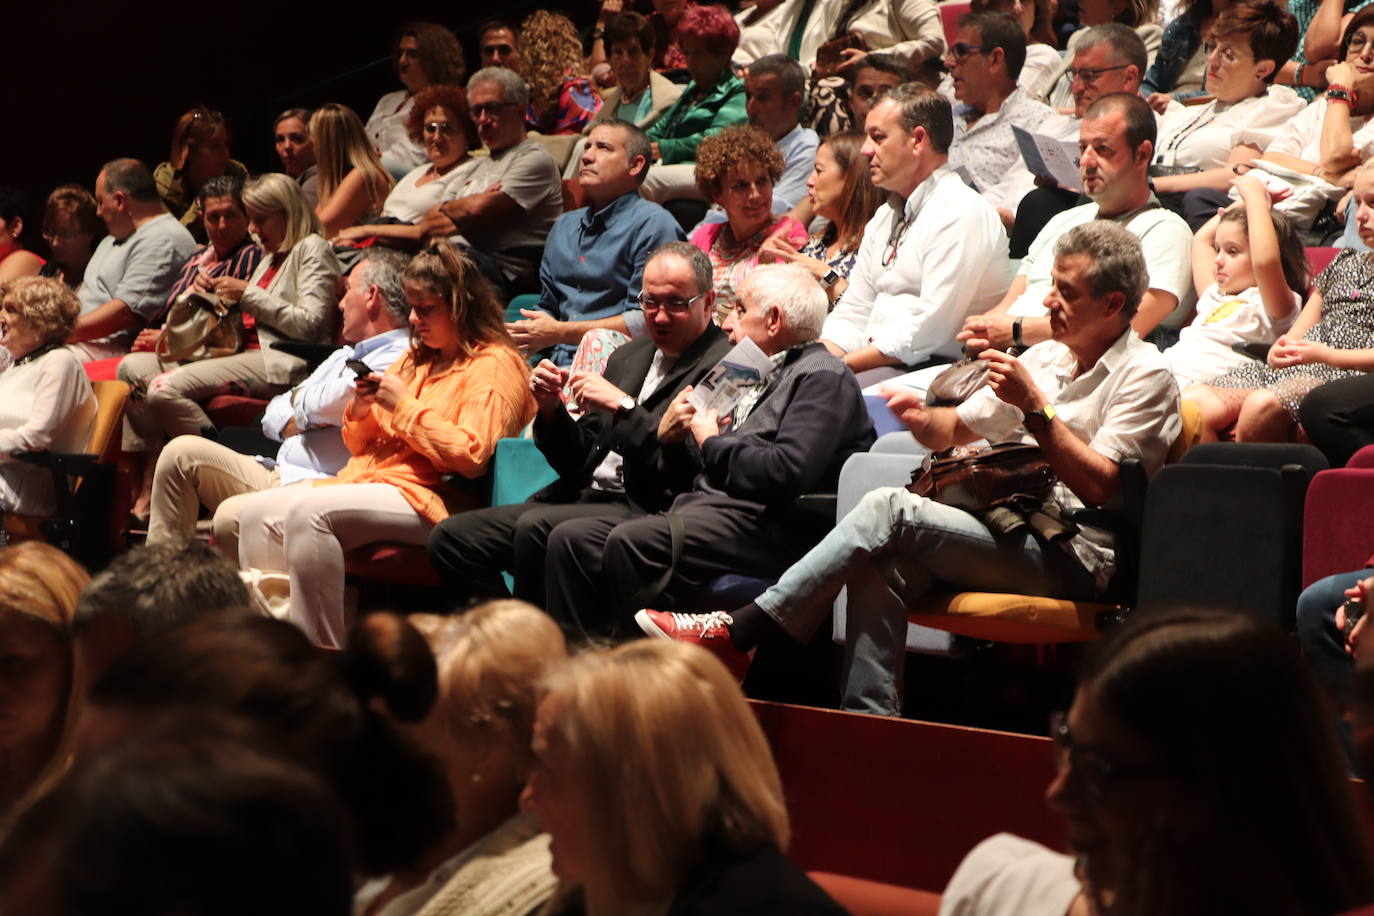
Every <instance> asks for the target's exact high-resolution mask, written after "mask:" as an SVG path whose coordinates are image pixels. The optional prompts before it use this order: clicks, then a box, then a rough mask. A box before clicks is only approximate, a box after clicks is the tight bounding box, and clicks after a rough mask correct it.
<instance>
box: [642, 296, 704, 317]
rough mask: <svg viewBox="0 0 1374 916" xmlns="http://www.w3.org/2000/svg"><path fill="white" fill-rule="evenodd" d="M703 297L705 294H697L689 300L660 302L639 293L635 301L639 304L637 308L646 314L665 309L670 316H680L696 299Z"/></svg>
mask: <svg viewBox="0 0 1374 916" xmlns="http://www.w3.org/2000/svg"><path fill="white" fill-rule="evenodd" d="M705 295H706V294H705V293H697V294H696V295H695V296H693V297H692V298H690V299H661V300H660V299H651V298H649V297H648V296H646V295H644V294H643V293H640V294H639V299H638V300H637V301H638V302H639V307H640V308H641V309H643V310H644V311H646V312H657V311H658V310H659V309H665V310H666V311H667V312H668V314H670V315H682V314H684V313H686V311H687V310H688V309H690V308H691V307H692V303H694V302H696V301H697V300H698V299H700V298H701V297H702V296H705Z"/></svg>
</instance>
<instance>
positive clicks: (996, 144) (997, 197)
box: [949, 89, 1056, 210]
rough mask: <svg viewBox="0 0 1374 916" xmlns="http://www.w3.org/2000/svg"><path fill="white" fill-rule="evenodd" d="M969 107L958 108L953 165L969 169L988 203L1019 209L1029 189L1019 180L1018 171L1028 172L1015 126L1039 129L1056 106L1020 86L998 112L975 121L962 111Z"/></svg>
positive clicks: (1007, 98)
mask: <svg viewBox="0 0 1374 916" xmlns="http://www.w3.org/2000/svg"><path fill="white" fill-rule="evenodd" d="M967 111H968V109H967V108H966V107H965V106H962V105H961V106H959V108H957V109H956V110H955V114H954V140H953V142H951V143H950V145H949V166H950V168H952V169H955V170H959V169H964V170H966V171H967V172H968V174H969V175H970V176H971V177H972V178H973V182H974V185H975V186H976V188H977V190H978V193H980V194H982V195H983V197H985V198H986V199H987V201H988V203H990V204H992V205H993V206H994V207H1005V208H1006V209H1009V210H1015V209H1016V205H1017V204H1019V203H1020V202H1021V197H1022V196H1023V195H1024V193H1025V191H1024V190H1022V188H1023V187H1024V186H1025V182H1021V181H1017V180H1016V177H1015V175H1016V173H1023V172H1025V171H1026V164H1025V162H1024V161H1023V160H1022V159H1021V149H1020V147H1018V146H1017V145H1016V138H1015V137H1014V136H1013V135H1012V131H1011V129H1012V127H1013V126H1016V127H1020V128H1021V129H1022V130H1028V131H1030V132H1031V133H1035V132H1036V131H1038V130H1039V129H1040V125H1041V124H1043V123H1044V122H1046V121H1048V120H1051V119H1053V118H1055V117H1056V115H1055V113H1054V110H1053V109H1051V108H1050V107H1049V106H1048V105H1046V104H1045V103H1044V102H1037V101H1036V100H1035V99H1033V98H1031V97H1030V96H1029V95H1027V94H1026V93H1025V91H1023V90H1021V89H1016V90H1014V91H1013V92H1012V94H1011V95H1009V96H1007V97H1006V99H1004V100H1003V102H1002V106H1001V107H1000V108H998V109H997V111H996V112H994V113H992V114H985V115H983V116H982V117H981V118H979V119H978V120H977V121H975V122H974V123H973V124H972V125H970V124H969V123H968V121H966V120H965V118H964V115H963V114H962V113H961V112H967ZM1027 174H1028V173H1027ZM1027 190H1028V188H1027Z"/></svg>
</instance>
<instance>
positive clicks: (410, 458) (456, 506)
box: [315, 344, 534, 524]
mask: <svg viewBox="0 0 1374 916" xmlns="http://www.w3.org/2000/svg"><path fill="white" fill-rule="evenodd" d="M387 373H388V374H395V375H399V376H400V377H401V378H402V379H404V380H406V388H407V389H408V391H409V392H410V393H409V394H407V395H406V396H405V397H403V398H401V400H400V402H399V403H397V405H396V409H395V411H388V410H387V409H386V408H384V407H382V406H381V405H380V404H375V403H374V404H373V405H372V411H371V412H370V413H369V414H368V415H367V416H365V417H364V418H363V419H361V420H350V419H347V417H345V419H344V426H343V440H344V444H346V445H347V446H348V450H349V451H350V452H352V453H353V457H352V458H350V459H349V461H348V464H346V465H344V467H343V470H341V471H339V473H338V476H336V477H329V478H325V479H323V480H317V481H315V485H316V486H328V485H330V484H338V483H387V484H391V485H392V486H393V487H395V488H396V489H398V490H400V491H401V495H403V496H404V497H405V498H406V502H408V503H410V504H411V505H412V506H414V507H415V511H416V512H418V513H420V514H421V515H423V516H424V517H425V518H427V519H428V520H429V521H431V522H433V523H435V524H438V523H439V522H441V521H443V520H444V519H445V518H448V516H449V515H451V514H453V513H454V512H457V511H461V510H463V509H472V508H475V507H476V506H477V500H476V498H475V497H474V496H473V495H472V494H469V493H461V492H448V491H447V490H446V489H445V488H442V487H441V486H440V484H439V477H440V475H441V474H447V473H458V474H461V475H463V476H464V477H468V478H477V477H480V476H481V475H482V474H484V473H486V471H487V464H488V462H489V461H490V459H491V456H492V453H493V452H495V450H496V440H498V439H501V438H503V437H506V436H518V435H519V434H520V430H521V429H522V428H523V427H524V426H525V424H527V423H529V422H530V420H532V419H533V418H534V398H533V397H532V396H531V395H530V389H529V367H528V366H526V365H525V361H524V360H523V359H522V358H521V357H520V354H519V353H518V352H516V350H515V349H514V348H513V347H511V346H509V345H506V344H484V345H482V346H480V347H479V348H478V350H477V352H476V353H475V354H474V355H473V356H472V357H471V358H469V359H467V360H464V361H460V362H455V363H454V364H453V365H451V366H449V367H448V368H446V369H444V370H443V371H441V372H438V373H434V374H432V375H431V374H430V366H428V365H423V366H418V367H417V366H415V365H414V363H413V362H412V355H411V354H409V353H407V354H406V355H405V356H403V357H401V358H400V359H399V360H397V361H396V362H395V363H394V364H393V365H392V366H391V368H390V369H388V370H387Z"/></svg>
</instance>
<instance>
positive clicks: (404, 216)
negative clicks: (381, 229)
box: [382, 159, 478, 223]
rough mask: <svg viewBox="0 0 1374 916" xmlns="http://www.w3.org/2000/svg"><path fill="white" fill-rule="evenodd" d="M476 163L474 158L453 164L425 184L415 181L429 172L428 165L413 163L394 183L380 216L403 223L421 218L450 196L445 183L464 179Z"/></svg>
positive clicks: (449, 183)
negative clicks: (412, 167) (413, 165)
mask: <svg viewBox="0 0 1374 916" xmlns="http://www.w3.org/2000/svg"><path fill="white" fill-rule="evenodd" d="M477 162H478V160H476V159H469V160H468V161H467V162H463V163H460V164H458V165H455V166H454V167H453V168H451V169H449V170H448V172H447V174H444V175H440V176H439V177H438V178H436V179H435V180H433V181H431V182H428V183H426V184H417V182H418V181H419V180H420V179H421V178H424V177H425V175H426V174H427V173H428V172H429V170H430V168H431V164H430V163H429V162H425V164H424V165H420V166H416V167H415V168H414V169H412V170H411V171H409V172H407V173H406V174H405V176H404V177H402V178H401V180H400V181H398V182H396V186H395V187H394V188H392V189H391V193H390V194H388V195H387V196H386V203H385V204H384V205H383V206H382V216H390V217H392V218H393V219H398V220H400V221H401V222H403V223H418V222H419V221H420V220H422V219H424V217H425V214H426V213H428V212H429V211H430V210H433V209H434V208H435V207H437V206H439V204H440V203H442V202H443V201H445V200H447V199H449V198H450V197H451V196H452V195H449V194H448V193H447V192H448V188H449V185H451V184H454V183H455V182H457V183H461V182H463V181H466V180H467V176H468V173H470V172H471V171H472V170H473V169H475V168H476V167H477Z"/></svg>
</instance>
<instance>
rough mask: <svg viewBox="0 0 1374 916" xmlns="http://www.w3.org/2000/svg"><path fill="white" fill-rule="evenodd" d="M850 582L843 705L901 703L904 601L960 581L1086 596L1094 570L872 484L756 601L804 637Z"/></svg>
mask: <svg viewBox="0 0 1374 916" xmlns="http://www.w3.org/2000/svg"><path fill="white" fill-rule="evenodd" d="M846 585H847V586H848V587H849V602H848V605H849V607H848V615H849V616H848V639H847V640H846V643H845V660H844V685H843V691H842V692H843V701H842V705H843V707H844V708H845V709H852V710H857V711H859V712H871V713H878V714H880V715H889V716H897V715H901V712H902V673H903V666H904V664H905V660H906V652H905V648H906V606H907V605H908V604H912V603H914V602H915V601H917V600H918V599H919V598H921V597H922V596H923V595H925V594H926V593H927V592H929V591H931V590H933V589H934V588H935V587H936V586H937V585H939V586H944V587H946V588H949V587H952V588H955V589H960V590H974V591H993V592H1014V593H1017V594H1022V595H1055V596H1058V597H1064V598H1087V597H1090V596H1091V595H1092V593H1093V583H1092V577H1091V576H1090V575H1089V574H1088V573H1087V571H1085V570H1083V569H1081V568H1078V567H1077V566H1076V565H1075V564H1074V563H1072V562H1071V561H1069V560H1068V559H1067V558H1063V559H1061V558H1058V557H1055V558H1049V557H1047V556H1046V555H1045V554H1043V553H1042V552H1041V548H1040V544H1039V543H1038V542H1037V541H1036V540H1035V539H1034V538H1032V537H1030V536H1029V535H1027V536H1026V537H1025V538H1023V539H1018V540H1015V541H1009V540H1008V539H1005V538H1004V539H1001V540H997V539H994V537H993V535H992V532H990V531H989V530H988V528H987V526H985V525H984V524H983V523H982V522H981V521H979V520H978V519H977V518H975V517H974V516H972V515H970V514H969V513H967V512H964V511H963V510H961V509H954V508H951V507H949V506H946V505H943V504H941V503H937V502H935V501H933V500H929V499H924V498H922V497H920V496H916V495H915V494H913V493H910V492H908V491H907V490H906V489H904V488H902V487H884V488H882V489H878V490H873V491H872V492H870V493H869V494H868V495H866V496H865V497H864V498H863V499H862V500H860V501H859V503H858V505H856V506H855V507H854V509H853V510H852V511H851V512H850V513H849V514H848V515H846V516H845V517H844V518H843V519H841V520H840V522H839V524H838V525H836V526H835V528H834V529H833V530H832V531H831V532H830V533H829V534H828V535H826V536H825V538H824V539H823V540H822V541H821V542H820V543H819V544H817V545H816V546H815V547H814V548H812V549H811V551H810V552H808V553H807V554H806V555H805V556H804V557H802V558H801V559H800V560H798V561H797V562H796V563H794V564H793V565H792V567H791V568H790V569H788V570H787V572H785V573H783V575H782V578H780V579H779V580H778V582H777V584H776V585H774V586H773V587H772V588H770V589H768V591H766V592H764V593H763V594H762V595H760V596H759V597H758V598H757V599H756V603H757V604H758V606H759V607H760V608H762V609H763V610H764V612H765V613H767V614H768V615H769V616H770V617H772V618H773V619H774V620H775V621H777V623H778V625H779V626H781V627H782V628H783V629H784V630H786V631H787V632H788V633H789V634H791V635H792V636H793V637H795V638H796V639H798V640H801V641H803V642H805V641H807V640H809V639H810V638H811V636H812V634H813V633H815V631H816V628H817V627H818V626H820V624H821V623H822V621H824V620H825V617H826V614H827V613H828V612H829V610H830V605H831V603H832V602H833V601H834V598H835V596H836V595H837V594H838V593H839V591H840V589H841V588H843V587H844V586H846Z"/></svg>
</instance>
